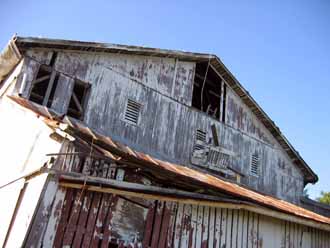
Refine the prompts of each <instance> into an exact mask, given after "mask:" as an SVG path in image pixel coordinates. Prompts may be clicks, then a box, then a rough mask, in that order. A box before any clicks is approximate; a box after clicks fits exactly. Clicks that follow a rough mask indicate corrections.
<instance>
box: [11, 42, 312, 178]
mask: <svg viewBox="0 0 330 248" xmlns="http://www.w3.org/2000/svg"><path fill="white" fill-rule="evenodd" d="M12 42H13V43H14V44H15V45H16V46H17V48H18V49H19V50H20V51H21V52H24V50H26V49H29V48H44V49H52V50H57V49H64V50H72V51H83V52H102V53H122V54H136V55H145V56H158V57H169V58H178V59H181V60H184V61H195V62H201V61H209V60H210V63H211V66H212V67H213V68H214V70H215V71H216V72H217V73H218V75H219V76H220V77H221V78H223V79H224V80H225V81H226V83H227V85H228V86H229V87H231V88H232V89H233V91H234V92H235V93H236V94H237V95H238V96H239V97H240V98H241V99H242V101H243V102H244V103H245V104H246V105H247V106H248V107H249V108H250V109H251V111H252V112H253V113H254V114H255V115H256V117H257V118H258V119H259V120H260V121H261V122H262V123H263V124H264V126H265V127H266V128H267V129H268V130H269V131H270V133H271V134H272V135H273V136H274V138H275V139H276V140H277V141H278V142H279V144H280V146H281V147H282V148H283V149H284V151H285V152H286V153H287V154H288V156H289V157H290V158H291V159H292V161H293V163H294V164H295V165H296V166H297V167H298V168H299V169H300V170H301V171H302V173H303V175H304V181H305V184H307V183H316V182H317V181H318V177H317V175H316V174H315V173H314V171H313V170H312V169H311V168H310V166H309V165H308V164H307V163H306V162H305V161H304V159H303V158H302V157H301V156H300V154H299V153H298V152H297V151H296V150H295V149H294V147H293V146H292V145H291V144H290V142H289V141H288V140H287V139H286V137H285V136H284V135H283V134H282V132H281V131H280V129H279V128H278V127H277V126H276V124H275V123H274V122H273V121H272V120H271V119H270V117H269V116H268V115H267V114H266V113H265V112H264V111H263V110H262V108H261V107H260V106H259V105H258V103H257V102H256V101H255V100H254V99H253V97H252V96H251V95H250V94H249V92H248V91H247V90H246V89H245V88H244V87H243V86H242V85H241V84H240V83H239V81H238V80H237V79H236V78H235V77H234V75H233V74H232V73H231V72H230V71H229V70H228V68H227V67H226V66H225V65H224V64H223V62H222V61H221V60H220V58H219V57H218V56H216V55H213V54H206V53H192V52H184V51H177V50H166V49H157V48H149V47H141V46H127V45H118V44H111V43H99V42H83V41H74V40H60V39H48V38H34V37H14V38H13V39H12Z"/></svg>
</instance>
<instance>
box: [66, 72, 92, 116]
mask: <svg viewBox="0 0 330 248" xmlns="http://www.w3.org/2000/svg"><path fill="white" fill-rule="evenodd" d="M88 91H89V84H87V83H85V82H82V81H80V80H77V79H76V80H75V82H74V86H73V91H72V95H71V99H70V103H69V108H68V112H67V115H68V116H71V117H73V118H76V119H80V120H81V119H83V115H84V109H85V107H86V99H87V95H88Z"/></svg>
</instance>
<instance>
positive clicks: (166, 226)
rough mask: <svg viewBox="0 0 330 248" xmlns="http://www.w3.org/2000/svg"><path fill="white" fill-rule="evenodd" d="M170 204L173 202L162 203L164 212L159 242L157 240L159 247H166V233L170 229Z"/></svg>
mask: <svg viewBox="0 0 330 248" xmlns="http://www.w3.org/2000/svg"><path fill="white" fill-rule="evenodd" d="M172 204H174V203H171V202H165V203H164V214H163V220H162V226H161V229H160V235H159V242H158V247H159V248H166V241H167V235H168V231H169V229H170V228H169V227H170V222H171V214H172V210H171V207H172Z"/></svg>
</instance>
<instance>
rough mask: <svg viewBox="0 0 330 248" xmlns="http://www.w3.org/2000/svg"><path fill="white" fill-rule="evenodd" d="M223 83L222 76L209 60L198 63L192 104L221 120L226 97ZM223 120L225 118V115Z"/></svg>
mask: <svg viewBox="0 0 330 248" xmlns="http://www.w3.org/2000/svg"><path fill="white" fill-rule="evenodd" d="M222 84H223V82H222V80H221V78H220V77H219V75H218V74H217V73H216V72H215V71H214V70H213V69H212V68H211V67H210V66H209V63H208V62H200V63H196V71H195V79H194V87H193V98H192V106H193V107H195V108H197V109H199V110H201V111H203V112H205V113H207V114H208V115H210V116H212V117H214V118H216V119H218V120H220V117H221V116H220V115H221V113H224V106H225V99H226V98H225V96H224V94H223V93H225V90H222ZM224 87H225V85H224ZM221 120H222V121H223V120H224V117H223V116H222V119H221Z"/></svg>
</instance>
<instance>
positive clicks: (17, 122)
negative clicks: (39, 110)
mask: <svg viewBox="0 0 330 248" xmlns="http://www.w3.org/2000/svg"><path fill="white" fill-rule="evenodd" d="M16 77H19V73H18V72H17V73H16V72H14V74H13V75H12V76H11V77H9V78H8V80H7V81H6V82H4V85H5V86H7V87H6V88H5V89H4V88H2V89H3V91H2V95H0V113H1V114H0V115H1V121H0V137H1V139H0V151H1V152H0V153H1V156H0V165H1V169H2V173H1V174H0V185H1V186H2V185H4V184H7V183H9V182H11V181H13V180H16V179H18V178H19V177H21V176H23V175H26V174H28V173H30V172H32V171H34V170H36V169H38V168H40V167H41V166H43V165H44V163H45V162H47V160H48V157H47V156H46V154H47V153H49V152H53V151H54V150H55V151H56V150H58V149H59V148H60V144H58V143H57V142H55V141H53V140H51V139H50V138H49V135H50V133H52V131H51V130H50V128H48V127H46V126H45V125H44V124H43V123H41V122H40V120H38V119H37V118H36V116H35V115H34V114H32V113H31V112H30V111H28V110H24V109H22V108H20V107H18V105H17V104H16V103H14V102H13V101H12V100H10V99H9V98H7V95H8V94H9V95H10V94H11V93H12V92H13V91H14V87H15V84H14V82H15V81H16ZM11 81H13V83H11ZM24 181H25V180H24V179H21V180H19V181H16V182H15V183H13V184H11V185H8V186H5V187H3V188H1V189H0V198H1V199H2V201H1V216H0V223H1V228H0V245H2V244H3V242H4V240H5V237H6V233H7V230H8V228H9V225H10V222H11V220H12V218H13V217H14V215H13V214H14V211H15V209H16V204H19V202H17V201H18V199H19V196H20V195H21V204H22V205H24V207H23V208H20V209H19V210H18V211H17V213H16V216H17V217H16V219H17V222H16V224H15V225H14V226H12V230H14V232H15V235H11V236H9V237H8V244H13V243H12V242H16V241H17V242H19V241H18V239H24V235H25V232H26V230H27V229H28V228H29V225H30V221H31V219H32V217H33V213H34V209H35V206H36V204H37V202H38V199H39V196H40V195H39V194H38V192H40V190H42V188H43V184H44V180H37V181H31V182H29V183H28V184H24V183H25V182H24ZM16 210H17V209H16ZM21 241H22V240H21ZM7 247H16V245H8V246H7Z"/></svg>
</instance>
